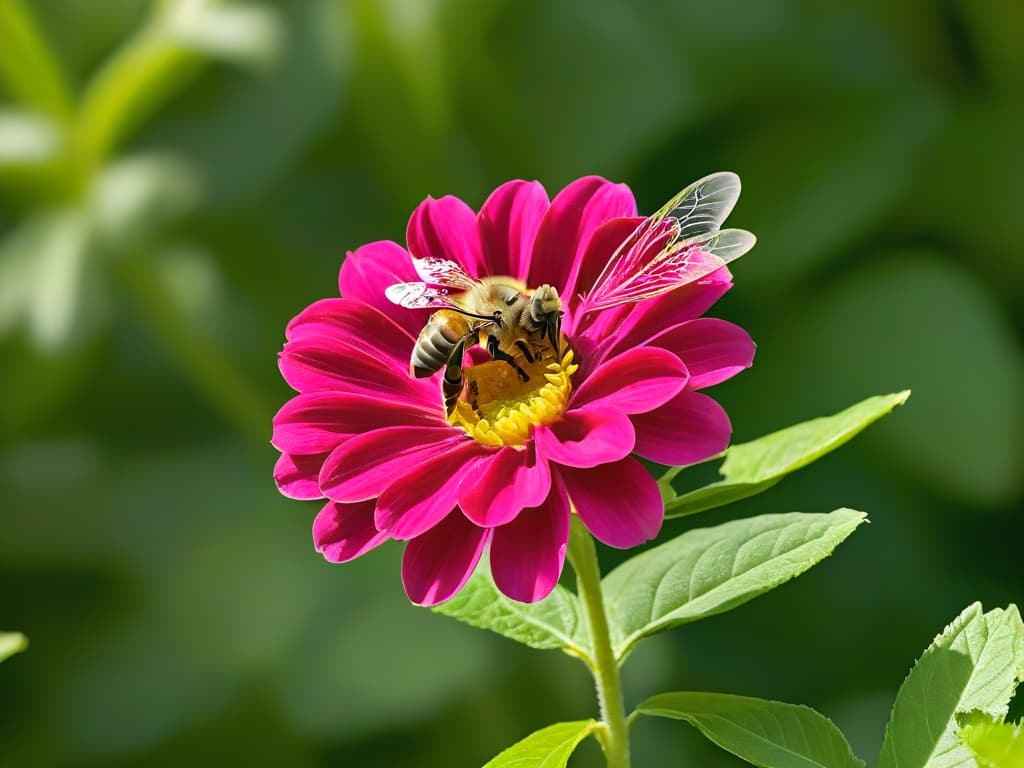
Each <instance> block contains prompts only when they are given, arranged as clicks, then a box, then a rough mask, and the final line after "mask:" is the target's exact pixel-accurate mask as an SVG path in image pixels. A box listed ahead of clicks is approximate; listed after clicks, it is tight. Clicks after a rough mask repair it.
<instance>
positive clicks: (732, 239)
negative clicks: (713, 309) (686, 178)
mask: <svg viewBox="0 0 1024 768" xmlns="http://www.w3.org/2000/svg"><path fill="white" fill-rule="evenodd" d="M755 242H756V238H755V237H754V236H753V235H752V234H751V233H750V232H747V231H746V230H743V229H723V230H721V231H720V232H712V233H710V234H707V235H703V236H702V237H699V238H695V239H693V240H688V241H685V242H676V243H673V244H672V245H670V246H668V247H666V248H665V249H664V250H663V251H661V253H660V254H659V255H658V258H656V259H653V260H651V261H650V262H649V263H648V264H647V265H646V266H645V268H644V269H643V270H642V271H640V272H636V273H634V274H632V275H630V276H623V279H622V280H621V281H620V282H617V283H613V284H609V285H607V286H596V287H595V289H594V291H593V292H592V293H591V294H590V295H589V296H587V297H585V299H584V301H583V304H584V311H586V312H591V311H593V310H596V309H608V308H610V307H615V306H618V305H620V304H627V303H630V302H637V301H643V300H645V299H653V298H654V297H655V296H660V295H662V294H664V293H668V292H669V291H673V290H675V289H676V288H681V287H682V286H684V285H689V284H690V283H693V282H696V281H698V280H700V279H702V278H704V277H707V276H708V275H710V274H711V273H712V272H714V271H716V270H718V269H721V268H722V267H724V266H725V265H726V264H728V263H729V262H731V261H735V260H736V259H738V258H739V257H740V256H742V255H743V254H745V253H746V252H747V251H749V250H750V249H751V248H753V247H754V243H755Z"/></svg>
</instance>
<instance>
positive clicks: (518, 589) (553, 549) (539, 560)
mask: <svg viewBox="0 0 1024 768" xmlns="http://www.w3.org/2000/svg"><path fill="white" fill-rule="evenodd" d="M569 518H570V512H569V500H568V499H567V498H566V496H565V491H564V490H563V489H562V487H561V483H555V484H554V486H553V487H552V489H551V493H550V494H549V495H548V498H547V499H545V500H544V503H543V504H541V505H539V506H536V507H532V508H530V509H524V510H523V511H522V512H520V513H519V515H518V516H517V517H516V518H515V520H512V521H511V522H510V523H508V524H507V525H502V526H501V527H499V528H495V529H494V538H493V539H492V540H491V575H492V576H494V583H495V584H496V585H497V587H498V589H500V590H501V591H502V592H503V593H504V594H506V595H508V596H509V597H511V598H512V599H513V600H519V601H520V602H523V603H535V602H537V601H538V600H543V599H544V598H545V597H547V596H548V595H549V594H550V593H551V590H552V589H554V588H555V584H557V583H558V578H559V577H560V576H561V575H562V566H563V565H564V564H565V548H566V545H567V544H568V541H569Z"/></svg>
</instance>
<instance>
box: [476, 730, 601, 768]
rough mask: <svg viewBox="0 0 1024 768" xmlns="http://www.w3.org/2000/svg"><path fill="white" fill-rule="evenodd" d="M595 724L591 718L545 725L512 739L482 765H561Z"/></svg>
mask: <svg viewBox="0 0 1024 768" xmlns="http://www.w3.org/2000/svg"><path fill="white" fill-rule="evenodd" d="M596 726H597V723H596V722H595V721H593V720H577V721H575V722H572V723H555V724H554V725H549V726H548V727H547V728H541V729H540V730H539V731H536V732H535V733H531V734H530V735H529V736H527V737H526V738H525V739H523V740H522V741H519V742H516V743H515V744H513V745H512V746H511V747H509V748H508V749H506V750H505V751H504V752H502V753H501V754H500V755H498V756H497V757H495V758H494V759H493V760H491V761H490V762H488V763H487V765H485V766H484V768H565V764H566V763H567V762H568V761H569V756H570V755H572V752H573V750H574V749H576V746H577V745H578V744H579V743H580V742H581V741H583V739H585V738H586V737H587V736H588V735H590V733H591V732H592V731H593V730H594V728H595V727H596Z"/></svg>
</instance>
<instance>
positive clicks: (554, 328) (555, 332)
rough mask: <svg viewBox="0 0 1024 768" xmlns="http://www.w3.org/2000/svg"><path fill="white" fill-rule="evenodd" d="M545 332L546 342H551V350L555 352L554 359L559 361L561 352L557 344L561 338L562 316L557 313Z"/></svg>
mask: <svg viewBox="0 0 1024 768" xmlns="http://www.w3.org/2000/svg"><path fill="white" fill-rule="evenodd" d="M545 330H546V331H547V337H548V341H550V342H551V348H552V349H553V350H555V357H557V358H559V359H561V357H562V351H561V350H560V349H559V347H560V346H561V344H560V343H559V342H560V340H561V337H562V314H561V313H558V316H557V317H556V318H555V320H554V322H550V323H548V324H547V327H546V328H545Z"/></svg>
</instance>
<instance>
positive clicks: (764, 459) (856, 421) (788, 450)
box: [660, 390, 910, 518]
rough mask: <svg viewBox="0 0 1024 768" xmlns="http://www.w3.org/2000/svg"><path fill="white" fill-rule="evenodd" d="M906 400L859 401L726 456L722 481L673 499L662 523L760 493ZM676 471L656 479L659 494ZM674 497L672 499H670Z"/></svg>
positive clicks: (897, 396)
mask: <svg viewBox="0 0 1024 768" xmlns="http://www.w3.org/2000/svg"><path fill="white" fill-rule="evenodd" d="M908 397H910V390H904V391H903V392H896V393H894V394H891V395H878V396H876V397H869V398H868V399H867V400H862V401H861V402H859V403H857V404H856V405H853V406H850V407H849V408H847V409H846V410H844V411H840V412H839V413H837V414H835V415H834V416H826V417H823V418H819V419H812V420H811V421H805V422H803V423H801V424H796V425H794V426H792V427H787V428H786V429H783V430H780V431H778V432H773V433H771V434H770V435H765V436H764V437H760V438H758V439H757V440H752V441H751V442H749V443H740V444H739V445H734V446H732V447H731V448H729V450H728V451H726V454H725V462H724V463H723V464H722V467H721V469H720V470H719V471H720V472H721V474H722V475H723V476H724V478H725V479H724V480H720V481H718V482H717V483H712V484H711V485H706V486H704V487H703V488H698V489H696V490H694V491H690V492H689V493H685V494H683V495H682V496H678V497H676V498H672V500H671V501H669V502H668V503H667V504H666V506H665V517H667V518H670V517H682V516H684V515H692V514H695V513H697V512H703V511H705V510H708V509H714V508H715V507H720V506H722V505H723V504H730V503H732V502H734V501H739V500H740V499H745V498H747V497H748V496H753V495H754V494H757V493H761V491H765V490H767V489H769V488H771V487H772V486H773V485H775V484H776V483H777V482H779V480H781V479H782V478H783V477H785V476H786V475H788V474H789V473H790V472H794V471H796V470H798V469H801V468H802V467H806V466H807V465H808V464H810V463H811V462H812V461H815V460H817V459H820V458H821V457H822V456H824V455H825V454H826V453H829V452H830V451H834V450H835V449H836V448H838V447H839V446H841V445H843V444H844V443H846V442H847V441H849V440H850V439H851V438H853V437H854V436H856V435H857V434H858V433H859V432H861V430H863V429H864V428H865V427H867V426H869V425H870V424H872V423H874V422H875V421H877V420H878V419H880V418H882V417H883V416H885V415H886V414H887V413H889V412H890V411H891V410H892V409H893V408H895V407H896V406H897V405H902V404H903V403H905V402H906V401H907V398H908ZM679 470H680V468H678V467H677V468H674V469H670V470H669V471H668V472H667V473H666V474H665V476H664V477H662V479H661V481H660V482H661V485H662V487H663V489H664V488H665V487H666V486H668V484H669V483H671V481H672V478H674V477H675V476H676V474H678V472H679ZM672 495H673V496H674V494H672Z"/></svg>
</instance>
